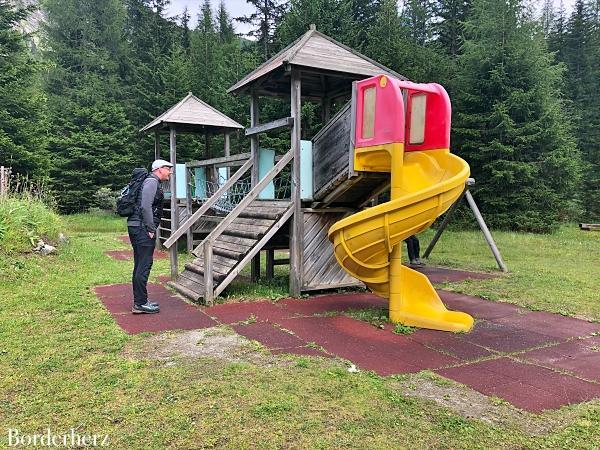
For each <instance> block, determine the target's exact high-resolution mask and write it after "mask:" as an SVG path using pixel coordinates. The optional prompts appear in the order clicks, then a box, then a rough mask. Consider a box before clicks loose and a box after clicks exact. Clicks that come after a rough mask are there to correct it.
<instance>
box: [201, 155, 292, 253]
mask: <svg viewBox="0 0 600 450" xmlns="http://www.w3.org/2000/svg"><path fill="white" fill-rule="evenodd" d="M293 158H294V153H293V152H292V151H291V150H290V151H288V152H287V153H286V154H285V155H284V156H283V158H281V160H280V161H279V162H278V163H277V164H275V165H274V166H273V168H272V169H271V170H270V171H269V172H268V173H267V174H266V175H265V176H264V177H263V178H262V180H260V182H259V183H258V184H257V185H256V186H254V187H253V188H252V190H251V191H250V192H249V193H248V194H247V195H246V196H245V197H244V198H243V199H242V201H241V202H240V203H238V205H237V206H236V207H235V208H234V209H233V210H232V211H231V212H230V213H229V214H227V216H225V218H224V219H223V220H222V221H221V223H220V224H219V225H217V226H216V227H215V228H214V229H213V230H212V231H211V232H210V234H209V235H208V236H206V238H204V240H203V241H202V243H201V244H199V245H198V246H197V247H196V248H195V249H194V251H193V252H192V253H193V254H194V255H196V256H198V253H199V251H198V250H199V249H200V247H201V246H202V245H203V244H204V242H210V243H211V244H212V243H213V242H214V241H215V240H216V239H217V238H218V237H219V236H220V235H221V233H222V232H223V231H224V230H225V228H227V227H228V226H229V225H231V222H233V221H234V220H235V219H237V217H238V216H239V215H240V213H241V212H242V211H243V210H244V209H246V207H247V206H248V205H249V204H250V203H251V202H252V201H253V200H254V199H256V197H258V196H259V195H260V193H261V192H262V191H263V189H264V188H266V187H267V184H269V183H270V182H271V181H273V179H274V178H275V176H277V174H279V172H281V170H282V169H283V168H284V167H285V166H286V165H287V164H288V163H289V162H290V161H291V160H292V159H293Z"/></svg>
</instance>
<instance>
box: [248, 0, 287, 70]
mask: <svg viewBox="0 0 600 450" xmlns="http://www.w3.org/2000/svg"><path fill="white" fill-rule="evenodd" d="M246 3H249V4H251V5H252V6H254V8H255V11H254V12H253V13H252V14H249V15H247V16H242V17H237V18H236V20H237V21H239V22H242V23H246V24H249V25H252V26H253V27H254V28H253V29H251V30H250V31H249V32H248V33H247V35H248V36H250V37H253V38H254V39H256V43H257V45H258V47H259V48H260V49H261V53H262V57H263V60H264V61H266V60H267V59H269V58H270V57H271V56H272V55H273V54H274V53H275V52H276V50H277V49H278V47H279V44H278V43H277V42H276V39H275V31H276V28H277V24H278V23H279V22H280V20H281V18H282V17H283V15H284V12H285V3H282V2H281V1H280V0H246Z"/></svg>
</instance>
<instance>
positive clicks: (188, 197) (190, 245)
mask: <svg viewBox="0 0 600 450" xmlns="http://www.w3.org/2000/svg"><path fill="white" fill-rule="evenodd" d="M185 209H186V211H187V216H188V218H189V217H192V213H193V211H192V186H191V184H190V169H188V168H187V167H186V168H185ZM177 228H179V227H177ZM192 228H193V227H189V228H188V230H187V251H188V253H192V250H193V249H194V232H193V231H192Z"/></svg>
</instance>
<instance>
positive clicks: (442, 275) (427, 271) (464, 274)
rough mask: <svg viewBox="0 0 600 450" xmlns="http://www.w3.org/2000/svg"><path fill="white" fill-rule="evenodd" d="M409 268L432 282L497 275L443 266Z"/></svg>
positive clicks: (475, 278)
mask: <svg viewBox="0 0 600 450" xmlns="http://www.w3.org/2000/svg"><path fill="white" fill-rule="evenodd" d="M411 269H414V270H416V271H417V272H421V273H422V274H423V275H425V276H426V277H427V278H429V281H431V282H432V283H446V282H456V281H464V280H485V279H489V278H496V277H498V275H495V274H492V273H481V272H468V271H465V270H453V269H446V268H444V267H432V266H423V267H411Z"/></svg>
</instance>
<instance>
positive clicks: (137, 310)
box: [131, 302, 160, 314]
mask: <svg viewBox="0 0 600 450" xmlns="http://www.w3.org/2000/svg"><path fill="white" fill-rule="evenodd" d="M131 312H132V313H133V314H156V313H159V312H160V308H159V307H158V305H155V304H152V303H149V302H146V303H144V304H143V305H135V304H134V305H133V308H131Z"/></svg>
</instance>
